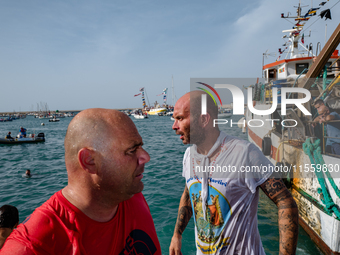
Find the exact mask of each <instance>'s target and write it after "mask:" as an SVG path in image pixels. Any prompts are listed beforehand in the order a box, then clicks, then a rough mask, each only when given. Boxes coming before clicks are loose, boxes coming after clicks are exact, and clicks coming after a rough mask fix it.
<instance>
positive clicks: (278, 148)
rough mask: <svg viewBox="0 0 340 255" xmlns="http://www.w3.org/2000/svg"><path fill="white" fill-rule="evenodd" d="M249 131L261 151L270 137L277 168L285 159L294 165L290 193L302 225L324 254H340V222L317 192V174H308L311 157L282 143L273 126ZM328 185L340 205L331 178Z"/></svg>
mask: <svg viewBox="0 0 340 255" xmlns="http://www.w3.org/2000/svg"><path fill="white" fill-rule="evenodd" d="M248 117H249V116H248ZM266 117H267V118H268V116H264V118H266ZM248 120H249V119H248ZM247 129H248V139H249V141H250V142H252V143H254V144H255V145H256V146H257V147H259V148H260V149H262V144H263V143H262V142H263V138H264V137H265V136H267V137H270V139H271V150H270V155H269V156H267V157H268V159H269V160H270V161H271V162H272V163H273V164H274V166H275V165H276V163H277V162H281V161H282V159H283V158H284V160H285V162H287V163H288V164H289V165H290V166H291V168H290V171H289V172H288V174H287V176H286V177H289V178H290V180H291V182H290V186H291V187H290V191H291V194H292V196H293V198H294V199H295V201H296V203H297V205H298V209H299V217H300V221H299V223H300V225H301V226H302V227H303V228H304V229H305V231H306V232H307V233H308V234H309V236H310V237H311V239H312V240H313V241H314V242H315V243H316V245H317V246H318V247H319V248H320V249H321V250H322V251H324V252H325V253H326V254H339V255H340V220H339V219H337V218H334V217H333V214H332V213H330V212H329V211H328V210H327V209H326V206H325V204H324V203H323V202H322V200H321V199H322V198H323V195H322V194H319V193H318V190H320V183H319V181H318V178H317V176H316V174H315V173H314V172H312V171H306V168H305V166H307V167H310V166H311V164H312V163H311V161H310V159H309V156H307V155H306V154H305V153H304V151H303V149H302V146H301V144H299V145H297V144H286V143H282V142H281V134H278V133H276V132H270V130H271V129H272V127H271V126H267V127H262V128H252V127H247ZM268 134H269V135H268ZM323 159H324V161H325V164H326V165H333V166H336V165H337V166H340V158H336V157H330V156H328V155H323ZM300 166H301V167H300ZM338 175H339V174H338ZM331 176H332V178H333V180H334V182H335V184H336V186H337V187H339V186H340V179H339V178H336V175H335V173H331ZM325 183H326V186H327V189H328V190H329V192H330V195H331V197H332V199H333V201H334V202H335V203H336V205H338V206H339V205H340V198H339V197H338V196H337V194H336V192H335V191H334V189H333V188H332V187H331V184H330V182H329V180H328V179H326V182H325Z"/></svg>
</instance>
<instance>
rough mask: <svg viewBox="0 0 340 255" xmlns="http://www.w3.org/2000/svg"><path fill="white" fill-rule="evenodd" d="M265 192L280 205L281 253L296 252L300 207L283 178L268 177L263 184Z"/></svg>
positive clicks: (262, 187)
mask: <svg viewBox="0 0 340 255" xmlns="http://www.w3.org/2000/svg"><path fill="white" fill-rule="evenodd" d="M261 189H262V190H263V192H264V193H265V194H266V195H267V196H268V197H269V198H270V199H271V200H272V201H273V202H274V203H275V204H276V205H277V207H278V211H279V213H278V215H279V219H278V223H279V231H280V254H295V251H296V245H297V238H298V231H299V226H298V218H299V216H298V208H297V205H296V203H295V201H294V199H293V197H292V195H291V194H290V192H289V191H288V190H287V188H286V186H285V185H284V183H283V182H282V180H281V179H274V178H272V179H268V180H267V181H266V182H265V183H263V184H262V185H261Z"/></svg>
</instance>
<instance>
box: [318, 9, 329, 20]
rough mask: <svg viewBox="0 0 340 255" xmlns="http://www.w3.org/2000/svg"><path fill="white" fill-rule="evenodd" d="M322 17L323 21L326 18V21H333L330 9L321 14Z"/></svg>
mask: <svg viewBox="0 0 340 255" xmlns="http://www.w3.org/2000/svg"><path fill="white" fill-rule="evenodd" d="M320 16H321V19H323V17H325V20H327V19H332V17H331V10H330V9H326V10H324V11H322V12H321V13H320Z"/></svg>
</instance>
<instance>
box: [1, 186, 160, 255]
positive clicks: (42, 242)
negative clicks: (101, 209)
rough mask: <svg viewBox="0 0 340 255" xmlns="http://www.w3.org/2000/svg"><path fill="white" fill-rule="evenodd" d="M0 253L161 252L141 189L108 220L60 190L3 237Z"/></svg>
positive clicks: (121, 253) (114, 253) (151, 253)
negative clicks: (83, 209) (95, 216)
mask: <svg viewBox="0 0 340 255" xmlns="http://www.w3.org/2000/svg"><path fill="white" fill-rule="evenodd" d="M0 254H11V255H17V254H18V255H19V254H73V255H76V254H77V255H80V254H82V255H84V254H89V255H90V254H105V255H106V254H112V255H117V254H119V255H128V254H148V255H153V254H157V255H158V254H161V248H160V245H159V242H158V238H157V235H156V230H155V226H154V223H153V220H152V217H151V214H150V210H149V207H148V205H147V203H146V201H145V199H144V196H143V195H142V193H138V194H135V195H134V196H133V197H132V198H131V199H129V200H126V201H124V202H122V203H120V204H119V206H118V209H117V213H116V215H115V216H114V217H113V219H112V220H110V221H108V222H97V221H94V220H92V219H90V218H89V217H87V216H86V215H85V214H84V213H83V212H81V211H80V210H79V209H78V208H76V207H75V206H74V205H72V204H71V203H70V202H69V201H68V200H67V199H66V198H65V197H64V196H63V194H62V192H61V191H59V192H57V193H55V194H54V195H53V196H52V197H51V198H50V199H49V200H48V201H46V202H45V203H44V204H43V205H42V206H40V207H39V208H37V209H36V210H35V211H34V212H33V213H32V215H31V216H29V217H28V218H27V219H26V221H25V222H24V223H23V224H20V225H19V227H18V228H17V230H14V231H13V233H12V234H11V235H10V237H9V238H8V239H7V240H6V243H5V245H4V247H3V249H2V250H1V251H0Z"/></svg>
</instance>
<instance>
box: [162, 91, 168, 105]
mask: <svg viewBox="0 0 340 255" xmlns="http://www.w3.org/2000/svg"><path fill="white" fill-rule="evenodd" d="M167 91H168V88H165V89H163V101H164V105H166V92H167Z"/></svg>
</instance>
